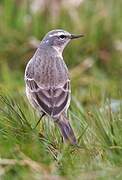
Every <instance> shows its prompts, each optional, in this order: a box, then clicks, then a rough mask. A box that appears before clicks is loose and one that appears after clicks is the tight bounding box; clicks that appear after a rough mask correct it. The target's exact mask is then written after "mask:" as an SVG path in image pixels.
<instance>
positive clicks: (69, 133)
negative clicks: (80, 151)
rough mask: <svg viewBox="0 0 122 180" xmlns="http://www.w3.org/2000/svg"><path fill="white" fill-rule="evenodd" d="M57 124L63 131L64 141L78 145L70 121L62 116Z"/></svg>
mask: <svg viewBox="0 0 122 180" xmlns="http://www.w3.org/2000/svg"><path fill="white" fill-rule="evenodd" d="M57 124H58V126H59V128H60V130H61V133H62V136H63V138H64V141H69V142H70V143H71V144H73V145H75V144H77V140H76V137H75V134H74V132H73V129H72V127H71V125H70V123H69V121H68V119H67V118H66V117H65V116H63V115H62V116H61V117H60V118H59V120H58V121H57Z"/></svg>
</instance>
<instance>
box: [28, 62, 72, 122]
mask: <svg viewBox="0 0 122 180" xmlns="http://www.w3.org/2000/svg"><path fill="white" fill-rule="evenodd" d="M51 60H52V59H51ZM33 61H34V62H35V61H36V62H35V63H33ZM45 61H46V59H45ZM40 62H41V63H42V62H44V61H40V60H39V59H38V58H37V59H33V60H32V62H30V63H29V64H28V66H27V68H26V71H25V81H26V85H27V88H28V89H29V92H30V93H31V96H32V98H33V100H34V101H36V104H38V106H39V107H40V109H42V111H44V112H45V113H47V114H49V115H50V116H51V117H53V118H55V117H58V116H59V115H60V114H61V113H62V112H63V111H65V110H67V108H68V106H69V102H70V80H69V78H68V75H67V69H66V67H65V66H64V64H63V63H62V60H61V61H57V62H59V63H60V62H61V63H62V64H61V63H60V66H62V69H63V70H64V71H63V72H62V73H61V72H59V71H58V69H57V70H56V72H55V74H56V75H55V76H56V79H57V80H56V82H59V83H55V85H50V83H47V82H48V80H49V79H46V80H45V79H44V78H45V77H46V76H47V77H48V75H47V74H43V69H44V68H45V66H43V67H44V68H40V67H41V66H42V65H40ZM51 62H52V61H51ZM36 64H37V65H36ZM34 65H35V66H36V67H35V66H34ZM57 66H58V65H57ZM35 68H36V69H35ZM54 69H55V68H54ZM54 69H53V71H54ZM60 69H61V68H60ZM49 70H50V69H49ZM59 73H60V74H59ZM65 73H66V75H65ZM50 77H51V76H50ZM58 80H59V81H58ZM44 82H45V83H44Z"/></svg>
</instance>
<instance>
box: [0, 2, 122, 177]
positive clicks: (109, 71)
mask: <svg viewBox="0 0 122 180" xmlns="http://www.w3.org/2000/svg"><path fill="white" fill-rule="evenodd" d="M59 28H61V29H64V30H67V31H69V32H71V33H76V34H77V33H84V34H85V37H84V38H82V39H79V40H76V41H73V42H71V43H70V44H69V45H68V47H67V48H66V49H65V52H64V55H63V56H64V59H65V62H66V64H67V66H68V68H69V71H70V77H71V85H72V102H71V108H70V113H69V116H70V118H71V119H73V118H74V117H72V113H75V114H76V116H77V117H78V118H79V119H80V121H81V123H82V130H81V131H82V133H83V134H84V132H85V131H84V129H85V127H86V126H87V125H88V126H89V128H91V126H92V125H91V124H92V123H91V122H92V121H91V119H92V116H90V118H89V115H88V114H87V113H88V112H89V111H90V113H91V109H90V108H93V106H95V107H97V109H100V108H101V106H103V107H104V108H105V107H106V101H107V99H108V100H109V105H110V107H111V106H112V107H113V106H114V110H115V111H117V113H118V114H112V115H110V116H109V115H108V116H107V117H106V118H105V117H100V116H99V115H100V114H99V113H100V112H99V113H97V112H96V109H94V111H93V114H92V115H93V116H94V115H95V117H96V119H97V120H98V121H99V120H100V121H101V122H102V123H103V120H105V119H106V121H105V122H104V123H103V125H102V124H99V122H97V120H95V118H94V117H93V125H97V128H98V129H97V130H96V129H94V126H93V129H92V130H91V131H92V132H94V133H95V134H96V136H98V137H99V135H100V138H103V139H104V138H105V139H106V137H103V136H104V131H105V133H106V134H107V136H108V137H107V138H110V139H109V140H110V141H111V142H113V144H111V143H110V144H109V143H108V144H107V143H106V145H108V146H112V147H113V146H117V147H119V149H121V150H122V140H121V139H122V130H120V131H119V128H120V127H121V128H122V119H121V114H122V110H121V108H120V110H118V109H119V108H118V105H119V104H120V102H121V99H122V96H121V95H122V60H121V56H122V1H121V0H107V1H106V0H99V1H98V0H67V1H66V0H0V94H2V97H6V95H7V96H8V95H10V96H11V97H12V99H14V100H15V102H17V103H18V104H19V105H20V107H21V108H22V110H23V111H24V113H25V115H27V117H29V118H32V119H34V118H35V117H36V115H34V114H33V113H34V112H33V110H32V109H31V107H29V109H28V107H27V106H28V105H27V100H26V97H25V93H24V91H25V85H24V70H25V66H26V64H27V62H28V61H29V59H30V58H31V57H32V55H33V53H34V52H35V50H36V48H37V47H38V44H39V42H40V41H41V39H42V38H43V36H44V35H45V34H46V33H47V32H48V31H50V30H52V29H59ZM21 97H22V98H21ZM113 101H114V103H115V104H113ZM7 102H9V103H10V104H11V105H12V107H14V108H15V107H16V105H15V104H14V103H13V102H12V100H10V101H7ZM4 103H5V104H4ZM0 104H1V107H0V109H2V110H1V112H2V113H1V115H0V122H1V123H0V127H1V133H3V131H5V132H8V134H7V136H6V137H8V138H10V137H9V135H10V134H11V133H10V131H8V127H7V129H6V125H5V124H6V121H3V119H6V118H8V119H9V120H11V121H9V123H10V125H11V126H13V124H11V123H13V122H12V118H11V117H13V116H11V115H10V114H11V113H10V114H9V115H10V117H8V116H7V117H6V113H8V112H9V110H10V109H9V108H10V107H8V106H9V105H7V104H6V99H4V101H2V100H1V103H0ZM21 104H22V106H21ZM6 106H7V107H6ZM6 108H8V109H9V110H8V109H7V110H6ZM14 108H13V111H14ZM117 108H118V109H117ZM15 109H16V108H15ZM25 109H26V110H25ZM112 110H113V109H112ZM10 111H11V110H10ZM29 111H31V115H32V117H30V116H31V115H28V114H30V113H29ZM118 111H119V112H118ZM16 112H18V109H17V110H16ZM12 113H13V112H12ZM14 113H15V112H14ZM85 113H86V114H87V116H86V114H85ZM104 113H106V112H104ZM84 114H85V115H84ZM105 116H106V114H105ZM115 117H116V119H117V124H114V125H115V129H116V128H118V129H116V132H117V136H116V137H114V135H115V134H114V133H115V132H114V131H113V130H112V129H113V127H111V128H110V129H109V128H108V127H106V123H108V121H109V120H110V119H111V118H113V119H114V118H115ZM87 118H88V121H89V122H87V120H86V119H87ZM108 119H109V120H108ZM14 120H15V121H16V125H15V124H14V125H15V126H17V127H19V124H17V123H18V121H17V119H16V118H15V119H14ZM4 122H5V123H4ZM118 122H119V123H118ZM94 123H96V124H94ZM25 124H26V123H25ZM32 124H34V123H33V120H32ZM85 125H86V126H85ZM74 127H76V129H77V128H78V125H77V123H76V122H75V125H74ZM95 127H96V126H95ZM102 128H103V129H104V130H103V131H101V129H102ZM107 128H108V129H107ZM25 129H26V127H25ZM26 130H27V129H26ZM109 130H110V131H109ZM79 131H80V130H79ZM100 131H101V132H100ZM11 132H13V129H12V130H11ZM113 132H114V133H113ZM50 133H51V132H49V134H50ZM94 133H93V134H94ZM102 133H103V134H102ZM3 134H4V133H3ZM93 134H92V135H93ZM110 134H111V135H110ZM78 135H79V134H78ZM32 136H33V135H32ZM13 137H14V133H13V136H12V135H11V138H13ZM91 137H92V136H91V135H90V133H89V131H88V132H86V135H85V137H84V138H86V139H89V138H90V139H91V142H90V141H88V142H87V145H88V146H87V145H85V147H87V150H88V149H89V148H90V150H88V151H87V152H86V154H85V152H82V153H81V156H84V157H85V158H84V159H83V157H82V158H81V159H80V161H81V164H82V163H84V162H85V161H86V162H87V163H88V164H87V165H84V167H83V166H82V165H81V167H80V168H81V169H80V170H79V166H78V167H77V166H76V167H77V168H76V169H77V171H76V174H77V175H78V176H79V174H78V173H79V172H80V174H81V172H82V171H83V168H84V169H85V171H86V172H87V171H88V173H87V175H85V174H84V173H85V172H83V173H82V175H81V177H82V178H83V179H85V178H86V177H87V178H86V179H88V178H89V176H90V172H89V171H91V170H93V169H95V170H100V169H101V168H103V169H104V167H107V166H110V167H112V166H114V165H115V167H116V166H117V171H115V174H114V172H113V173H112V170H110V169H109V170H110V179H112V178H113V179H115V177H116V178H118V179H119V178H122V174H121V175H118V174H119V173H118V172H120V171H119V167H118V166H119V165H120V164H121V163H120V162H122V153H120V152H116V150H115V151H114V152H113V151H112V152H108V149H107V153H108V154H109V153H110V154H109V158H108V157H107V154H106V152H105V149H104V148H105V146H106V145H105V144H104V143H103V144H99V143H98V144H99V148H98V149H97V150H95V147H94V146H93V145H95V144H94V143H95V139H94V138H93V139H92V138H91ZM120 137H121V138H120ZM1 138H2V139H1V146H2V147H3V149H2V150H1V152H0V153H1V155H0V156H1V157H3V158H4V157H6V158H14V159H16V158H18V157H15V156H14V157H13V156H11V150H10V152H9V153H8V154H7V153H5V149H7V148H8V149H11V148H12V147H13V144H11V146H10V145H8V141H7V142H6V143H5V141H4V140H3V136H1ZM30 139H31V138H30ZM51 140H52V139H51ZM92 140H93V141H94V142H93V141H92ZM18 141H19V139H17V142H15V143H14V146H16V144H18ZM82 141H83V139H82ZM115 141H116V143H115ZM13 142H14V140H13ZM34 142H35V141H34ZM96 142H97V141H96ZM23 143H24V142H23V141H22V142H21V146H23ZM35 144H36V142H35ZM57 144H58V148H59V149H60V145H59V144H60V142H59V143H57ZM81 144H82V145H84V143H83V142H82V143H81ZM98 144H97V145H98ZM8 146H9V147H8ZM35 146H36V148H35V151H36V152H37V154H38V153H39V149H38V148H42V149H43V150H42V152H44V151H45V150H44V149H45V146H44V147H40V145H38V143H37V144H36V145H35ZM38 146H39V147H38ZM103 146H104V148H103ZM0 148H1V147H0ZM19 148H20V147H19ZM26 148H33V144H31V145H30V146H28V144H27V142H26V143H25V146H24V148H23V149H24V150H23V151H24V153H25V154H26V155H28V156H29V157H30V156H31V157H30V158H32V159H34V160H38V158H39V157H38V155H36V156H35V155H34V154H33V153H32V152H31V151H32V149H31V150H30V152H29V151H28V152H26V150H25V149H26ZM92 148H93V149H92ZM13 149H14V150H13V151H12V152H14V151H16V150H15V149H16V148H15V147H13ZM91 149H92V152H91ZM99 149H100V151H99ZM98 151H99V153H98ZM109 151H110V150H109ZM66 152H67V149H65V150H64V151H63V154H61V156H63V158H64V159H63V160H62V159H61V161H60V158H61V157H60V158H59V161H60V163H62V164H63V166H64V167H65V166H67V161H69V162H70V163H71V162H72V165H71V166H68V167H67V168H66V169H65V170H62V166H60V167H59V169H58V171H57V165H56V166H55V165H54V164H53V163H54V161H53V160H50V155H49V159H48V158H47V157H46V158H47V159H48V160H49V161H48V160H46V158H44V157H43V160H42V161H43V162H44V164H46V162H47V161H48V163H49V162H50V163H51V165H52V164H53V165H52V167H53V166H55V168H56V169H55V168H54V169H55V170H54V174H61V175H64V176H66V177H70V174H72V168H74V169H75V165H76V164H77V165H79V160H78V159H77V158H76V159H77V160H76V159H75V160H74V159H72V157H71V159H70V160H68V158H67V155H68V154H66ZM96 152H97V153H98V154H100V153H101V154H102V156H103V157H102V156H101V157H100V162H99V163H100V164H99V168H100V169H99V168H98V169H97V160H96V159H97V156H96ZM104 152H105V154H104ZM112 153H113V154H112ZM42 154H43V156H45V152H44V153H42ZM84 154H85V155H84ZM91 154H92V155H93V156H94V157H95V159H94V160H93V159H92V162H91V164H92V163H93V166H92V165H91V164H90V165H89V162H90V156H91ZM77 155H78V156H79V152H78V154H77V153H76V156H77ZM104 155H105V156H104ZM22 157H23V156H22ZM87 157H88V159H87ZM92 158H93V157H92ZM98 159H99V158H98ZM120 159H121V161H120ZM39 161H41V160H39ZM73 161H74V162H73ZM93 161H94V162H93ZM103 161H105V163H104V162H103ZM50 163H49V164H50ZM95 163H96V164H95ZM101 163H102V164H101ZM15 164H16V163H15ZM118 164H119V165H118ZM36 165H37V164H36ZM20 166H21V164H20ZM20 166H19V167H16V168H15V167H14V168H13V166H12V168H13V169H12V168H10V170H11V169H12V172H11V171H9V168H8V166H7V168H8V170H7V172H8V174H7V175H6V173H4V172H3V171H2V170H4V168H3V166H2V165H1V161H0V172H3V174H2V173H0V174H2V176H1V177H3V178H5V179H13V178H15V179H28V178H29V177H30V176H31V175H29V173H28V168H27V169H24V168H23V167H21V168H20ZM36 167H37V169H39V167H38V165H37V166H36ZM5 169H6V168H5ZM32 169H33V168H32ZM39 170H40V169H39ZM121 170H122V169H121ZM4 171H5V170H4ZM18 171H19V173H18ZM40 171H41V170H40ZM40 171H39V172H40ZM5 172H6V171H5ZM39 172H38V170H37V174H35V176H33V179H39V177H40V176H39V177H37V176H38V173H39ZM57 172H58V173H57ZM59 172H60V173H59ZM46 173H47V171H46ZM76 174H75V175H76ZM98 174H99V175H100V178H101V179H104V178H105V179H108V178H109V177H108V174H107V172H106V170H105V172H104V170H103V174H104V176H103V174H101V173H99V172H98ZM98 174H97V175H95V174H94V172H92V175H93V179H97V178H99V175H98ZM4 175H5V176H4ZM115 175H116V176H115ZM117 175H118V176H117ZM114 176H115V177H114ZM36 177H37V178H36ZM44 177H45V176H44ZM44 177H43V178H44ZM51 178H53V177H51ZM54 178H56V177H54ZM57 178H61V177H59V176H58V177H57ZM70 178H72V177H70Z"/></svg>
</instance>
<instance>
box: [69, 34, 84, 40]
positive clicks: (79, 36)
mask: <svg viewBox="0 0 122 180" xmlns="http://www.w3.org/2000/svg"><path fill="white" fill-rule="evenodd" d="M81 37H84V34H78V35H76V34H71V36H70V39H76V38H81Z"/></svg>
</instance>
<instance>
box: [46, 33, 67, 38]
mask: <svg viewBox="0 0 122 180" xmlns="http://www.w3.org/2000/svg"><path fill="white" fill-rule="evenodd" d="M60 35H68V34H66V33H64V32H57V33H54V34H50V35H49V37H52V36H60Z"/></svg>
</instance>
